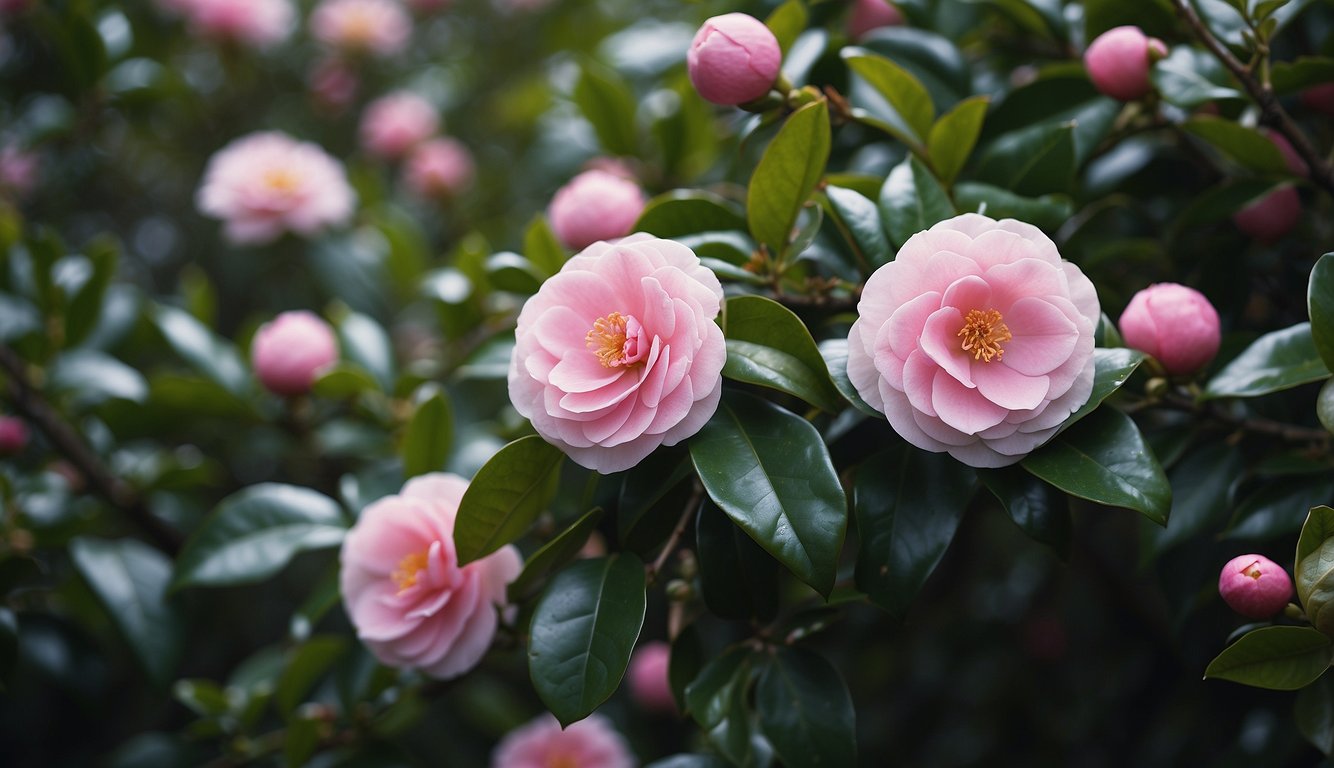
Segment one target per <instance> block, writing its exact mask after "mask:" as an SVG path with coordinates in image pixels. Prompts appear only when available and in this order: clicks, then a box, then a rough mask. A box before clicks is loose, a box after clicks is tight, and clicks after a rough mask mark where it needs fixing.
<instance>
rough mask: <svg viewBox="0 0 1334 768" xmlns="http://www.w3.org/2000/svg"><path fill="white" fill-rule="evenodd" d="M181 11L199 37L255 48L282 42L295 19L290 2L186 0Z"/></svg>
mask: <svg viewBox="0 0 1334 768" xmlns="http://www.w3.org/2000/svg"><path fill="white" fill-rule="evenodd" d="M179 8H180V10H181V11H182V12H183V13H184V14H185V17H186V19H187V20H188V22H189V24H190V29H191V30H192V31H193V32H194V33H195V34H197V35H199V36H200V37H207V38H210V39H214V40H225V41H228V42H235V43H240V44H242V45H249V46H254V47H256V48H264V47H267V46H270V45H273V44H274V43H277V42H280V41H282V40H283V39H284V38H286V37H287V35H288V34H289V33H291V31H292V26H293V24H294V22H295V20H296V12H295V11H294V10H293V8H292V3H291V2H290V0H185V2H182V3H180V4H179Z"/></svg>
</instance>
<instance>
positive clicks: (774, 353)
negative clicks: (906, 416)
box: [723, 296, 843, 413]
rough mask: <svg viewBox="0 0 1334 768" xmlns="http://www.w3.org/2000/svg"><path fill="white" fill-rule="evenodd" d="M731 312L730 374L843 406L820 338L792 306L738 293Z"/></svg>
mask: <svg viewBox="0 0 1334 768" xmlns="http://www.w3.org/2000/svg"><path fill="white" fill-rule="evenodd" d="M725 316H726V317H727V362H726V364H725V365H724V366H723V375H724V376H726V377H728V378H730V379H736V380H737V381H744V382H747V383H750V384H759V385H761V386H765V387H772V388H774V389H777V390H780V391H782V392H787V393H788V394H790V395H795V396H797V397H799V398H801V399H802V400H805V401H806V402H808V403H810V404H811V405H814V406H816V407H817V408H820V409H822V410H824V411H827V412H829V413H834V412H837V411H839V410H841V409H842V407H843V406H842V398H841V397H840V396H839V392H838V390H837V389H836V388H835V387H834V383H833V382H832V381H830V379H829V374H828V371H827V370H826V368H825V362H824V358H822V357H821V356H820V350H819V348H818V347H816V346H815V340H814V339H812V338H811V333H810V331H808V330H806V324H805V323H803V322H802V321H801V318H799V317H797V316H796V315H795V314H794V313H793V312H792V310H790V309H788V308H787V307H784V306H783V305H782V304H779V303H778V302H776V301H774V300H772V299H766V298H764V297H763V296H733V297H732V298H730V299H728V300H727V309H726V315H725Z"/></svg>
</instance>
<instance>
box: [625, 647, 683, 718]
mask: <svg viewBox="0 0 1334 768" xmlns="http://www.w3.org/2000/svg"><path fill="white" fill-rule="evenodd" d="M671 658H672V647H671V646H670V645H668V644H667V643H663V642H653V643H644V644H643V645H641V646H639V647H638V648H636V649H635V653H634V655H633V656H631V657H630V669H629V671H628V672H627V673H626V678H627V680H628V681H629V683H630V696H631V697H632V698H633V699H634V700H635V703H637V704H638V705H639V706H641V707H643V708H644V709H647V710H649V711H652V712H676V698H675V697H673V696H672V685H671V683H670V682H668V680H667V665H668V662H669V661H671Z"/></svg>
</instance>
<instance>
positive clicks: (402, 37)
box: [310, 0, 412, 56]
mask: <svg viewBox="0 0 1334 768" xmlns="http://www.w3.org/2000/svg"><path fill="white" fill-rule="evenodd" d="M310 31H311V34H312V35H314V36H315V39H316V40H318V41H320V42H321V43H324V44H325V45H327V46H329V47H331V48H336V49H338V50H340V51H345V52H347V53H368V54H371V55H374V56H392V55H394V54H396V53H398V52H400V51H402V50H403V48H404V47H405V46H406V45H407V43H408V37H409V36H410V35H411V34H412V20H411V19H410V18H408V14H407V11H405V10H403V6H401V5H399V4H398V3H397V2H395V0H323V2H321V3H320V4H319V6H318V7H317V8H315V11H314V13H312V14H311V15H310Z"/></svg>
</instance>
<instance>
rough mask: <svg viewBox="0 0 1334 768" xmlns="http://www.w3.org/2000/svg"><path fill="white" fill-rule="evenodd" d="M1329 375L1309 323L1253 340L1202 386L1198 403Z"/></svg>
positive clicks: (1262, 392)
mask: <svg viewBox="0 0 1334 768" xmlns="http://www.w3.org/2000/svg"><path fill="white" fill-rule="evenodd" d="M1328 376H1329V369H1328V368H1327V367H1325V362H1324V360H1322V359H1321V357H1320V353H1319V351H1317V349H1316V345H1315V339H1314V337H1313V336H1312V331H1311V324H1310V323H1298V324H1297V325H1294V326H1292V327H1291V328H1284V329H1283V330H1281V331H1273V332H1270V333H1266V334H1265V335H1264V336H1261V337H1260V338H1258V339H1256V340H1255V341H1254V342H1253V343H1252V344H1251V345H1250V346H1249V347H1247V348H1246V349H1245V350H1244V351H1243V352H1242V353H1241V354H1240V355H1237V357H1236V358H1234V359H1233V360H1232V362H1230V363H1228V364H1227V365H1226V366H1224V367H1223V370H1221V371H1219V372H1218V373H1216V374H1214V377H1213V378H1212V379H1210V380H1209V383H1208V384H1207V385H1205V387H1204V393H1203V394H1201V395H1200V398H1199V399H1200V400H1211V399H1213V398H1216V397H1256V396H1258V395H1267V394H1269V393H1271V392H1281V391H1283V390H1285V389H1292V388H1293V387H1297V386H1301V385H1302V384H1309V383H1310V382H1313V381H1320V380H1321V379H1324V378H1326V377H1328Z"/></svg>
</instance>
